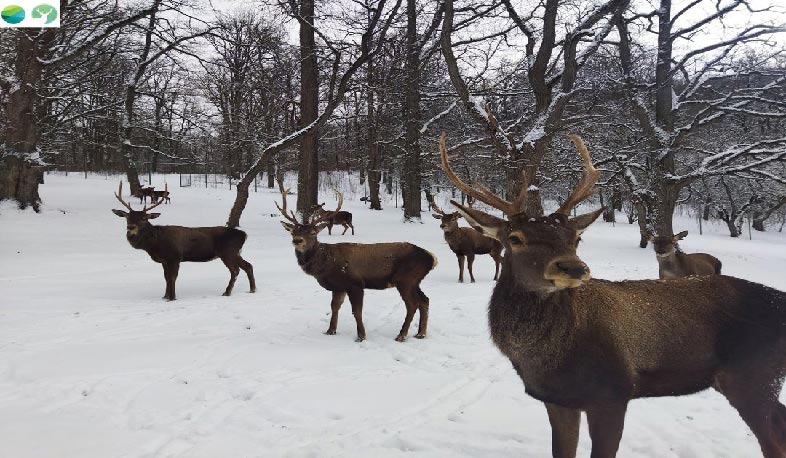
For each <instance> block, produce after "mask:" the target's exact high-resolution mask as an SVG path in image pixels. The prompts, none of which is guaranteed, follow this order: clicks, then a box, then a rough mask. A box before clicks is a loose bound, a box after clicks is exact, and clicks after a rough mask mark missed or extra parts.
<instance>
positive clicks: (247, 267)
mask: <svg viewBox="0 0 786 458" xmlns="http://www.w3.org/2000/svg"><path fill="white" fill-rule="evenodd" d="M237 259H238V264H240V268H241V269H243V272H245V273H246V276H248V285H249V287H250V288H251V289H250V292H252V293H256V292H257V282H256V280H255V279H254V266H252V265H251V263H250V262H248V261H246V260H245V259H243V258H241V257H240V255H238V257H237Z"/></svg>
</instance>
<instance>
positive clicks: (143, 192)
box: [133, 186, 156, 205]
mask: <svg viewBox="0 0 786 458" xmlns="http://www.w3.org/2000/svg"><path fill="white" fill-rule="evenodd" d="M155 190H156V188H154V187H152V186H150V187H147V188H139V191H137V193H136V194H133V196H134V197H139V203H140V204H142V203H144V204H145V205H147V198H148V197H149V198H150V203H151V204H152V203H153V202H155V201H156V199H154V197H155V195H154V194H153V193H154V192H155Z"/></svg>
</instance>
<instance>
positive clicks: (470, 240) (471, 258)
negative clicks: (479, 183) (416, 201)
mask: <svg viewBox="0 0 786 458" xmlns="http://www.w3.org/2000/svg"><path fill="white" fill-rule="evenodd" d="M429 205H430V206H431V208H432V209H433V210H434V212H435V213H432V214H431V216H433V217H434V218H435V219H438V220H440V224H439V227H440V229H442V232H443V236H444V237H445V241H446V242H448V246H449V247H450V250H451V251H453V253H455V254H456V258H457V259H458V265H459V278H458V281H459V282H461V283H463V282H464V260H465V259H466V261H467V270H469V278H470V281H471V282H472V283H475V275H474V274H473V273H472V265H473V264H474V263H475V255H477V254H488V255H491V258H492V259H493V260H494V280H496V279H497V276H498V275H499V265H500V263H501V262H502V244H501V243H499V241H498V240H496V239H492V238H490V237H486V236H485V235H483V234H481V233H480V232H478V231H476V230H475V229H472V228H471V227H459V225H458V220H459V218H461V213H459V212H452V213H447V212H444V211H442V209H440V208H439V207H438V206H437V204H436V203H435V202H434V199H433V198H432V199H431V202H429ZM469 206H470V208H471V207H472V204H471V203H470V204H469Z"/></svg>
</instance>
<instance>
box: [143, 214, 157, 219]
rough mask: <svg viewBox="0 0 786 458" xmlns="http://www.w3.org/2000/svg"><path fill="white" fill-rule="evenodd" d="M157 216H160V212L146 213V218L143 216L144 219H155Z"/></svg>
mask: <svg viewBox="0 0 786 458" xmlns="http://www.w3.org/2000/svg"><path fill="white" fill-rule="evenodd" d="M159 216H161V213H148V214H147V218H145V219H156V218H158V217H159Z"/></svg>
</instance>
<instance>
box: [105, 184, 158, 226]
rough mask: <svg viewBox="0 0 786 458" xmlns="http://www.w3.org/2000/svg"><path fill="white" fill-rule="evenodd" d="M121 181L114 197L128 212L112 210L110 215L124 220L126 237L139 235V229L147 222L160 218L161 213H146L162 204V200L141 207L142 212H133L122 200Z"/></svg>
mask: <svg viewBox="0 0 786 458" xmlns="http://www.w3.org/2000/svg"><path fill="white" fill-rule="evenodd" d="M122 195H123V181H122V180H121V181H120V186H119V187H118V188H117V192H116V193H115V197H117V200H119V201H120V203H121V204H123V206H124V207H126V208H127V209H128V211H127V212H126V211H123V210H115V209H112V213H114V214H115V215H117V216H119V217H121V218H125V219H126V231H127V235H128V236H135V235H137V234H138V233H139V229H140V228H142V227H143V226H144V225H145V224H150V223H148V220H151V219H155V218H158V217H159V216H161V213H148V211H150V210H152V209H154V208H156V207H158V206H159V205H161V204H162V203H163V202H164V199H161V200H159V201H158V202H155V203H153V204H152V205H150V206H149V207H148V206H144V207H142V210H134V209H133V208H131V204H129V203H128V202H126V201H125V200H123V197H122Z"/></svg>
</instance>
